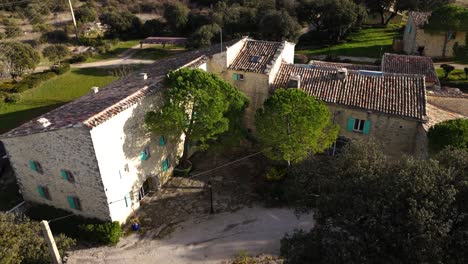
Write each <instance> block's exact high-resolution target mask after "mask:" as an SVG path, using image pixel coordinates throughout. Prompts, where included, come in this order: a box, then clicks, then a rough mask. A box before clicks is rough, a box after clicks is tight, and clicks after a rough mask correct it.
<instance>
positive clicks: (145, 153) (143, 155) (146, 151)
mask: <svg viewBox="0 0 468 264" xmlns="http://www.w3.org/2000/svg"><path fill="white" fill-rule="evenodd" d="M150 156H151V155H150V150H149V147H146V148H145V149H144V150H143V151H142V152H140V159H141V160H142V161H143V160H148V159H149V157H150Z"/></svg>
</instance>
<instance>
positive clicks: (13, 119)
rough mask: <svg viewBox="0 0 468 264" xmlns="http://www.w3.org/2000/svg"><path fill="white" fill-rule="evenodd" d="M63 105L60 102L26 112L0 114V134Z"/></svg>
mask: <svg viewBox="0 0 468 264" xmlns="http://www.w3.org/2000/svg"><path fill="white" fill-rule="evenodd" d="M63 104H64V103H63V102H60V103H54V104H51V105H47V106H41V107H36V108H31V109H27V110H21V111H16V112H11V113H5V114H0V134H3V133H6V132H8V131H9V130H11V129H13V128H15V127H18V126H20V125H21V124H23V123H26V122H28V121H30V120H31V119H33V118H35V117H38V116H41V115H43V114H45V113H47V112H49V111H51V110H53V109H55V108H57V107H59V106H61V105H63Z"/></svg>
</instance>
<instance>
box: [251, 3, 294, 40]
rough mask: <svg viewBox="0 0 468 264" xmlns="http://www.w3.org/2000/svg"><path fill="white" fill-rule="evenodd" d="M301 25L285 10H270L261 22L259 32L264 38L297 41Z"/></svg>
mask: <svg viewBox="0 0 468 264" xmlns="http://www.w3.org/2000/svg"><path fill="white" fill-rule="evenodd" d="M300 31H301V26H300V25H299V23H298V22H297V20H296V19H294V18H293V17H291V16H290V15H289V14H288V12H286V11H285V10H282V11H276V10H271V11H268V12H267V13H266V14H265V15H264V16H263V18H262V19H261V20H260V23H259V34H260V36H261V38H262V39H267V40H272V41H282V40H288V41H291V42H296V41H297V40H298V38H299V36H300V34H301V32H300Z"/></svg>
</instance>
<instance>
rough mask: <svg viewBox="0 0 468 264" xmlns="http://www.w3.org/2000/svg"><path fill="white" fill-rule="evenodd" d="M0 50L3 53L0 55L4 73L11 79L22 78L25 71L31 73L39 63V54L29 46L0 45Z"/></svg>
mask: <svg viewBox="0 0 468 264" xmlns="http://www.w3.org/2000/svg"><path fill="white" fill-rule="evenodd" d="M0 50H2V51H3V52H4V53H3V55H0V61H2V62H3V65H4V67H5V70H6V72H8V73H9V74H10V76H11V77H12V78H13V79H16V77H19V76H22V75H23V74H24V73H25V72H27V71H33V70H34V69H35V68H36V66H37V65H38V64H39V62H40V59H41V57H40V55H39V53H38V52H37V51H36V50H35V49H33V48H32V47H31V45H29V44H23V43H21V42H5V43H0Z"/></svg>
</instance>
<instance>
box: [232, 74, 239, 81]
mask: <svg viewBox="0 0 468 264" xmlns="http://www.w3.org/2000/svg"><path fill="white" fill-rule="evenodd" d="M232 79H233V80H234V81H237V80H239V75H238V74H237V73H234V74H233V75H232Z"/></svg>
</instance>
